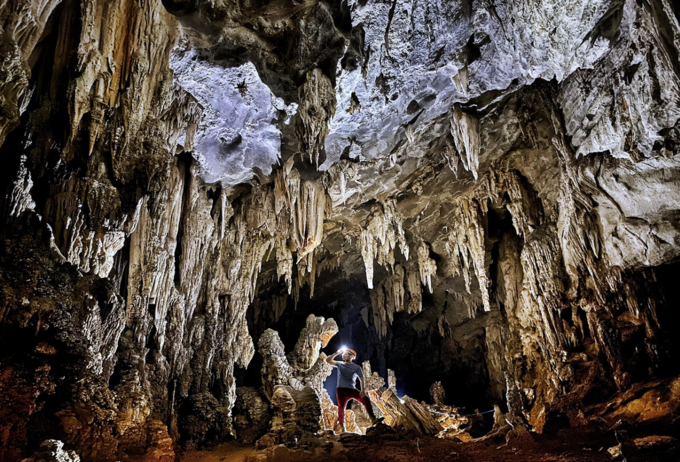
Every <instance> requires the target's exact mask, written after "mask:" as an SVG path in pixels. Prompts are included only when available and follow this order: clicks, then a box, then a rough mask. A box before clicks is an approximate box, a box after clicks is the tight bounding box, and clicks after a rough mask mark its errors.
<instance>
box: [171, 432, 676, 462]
mask: <svg viewBox="0 0 680 462" xmlns="http://www.w3.org/2000/svg"><path fill="white" fill-rule="evenodd" d="M319 446H320V447H319V449H317V450H315V451H304V450H290V449H287V448H285V447H283V446H279V447H274V448H271V449H269V450H266V451H258V450H257V449H255V448H254V447H253V446H249V445H243V444H239V443H228V444H224V445H220V446H217V447H214V448H210V449H204V450H201V451H188V452H185V453H183V454H182V455H181V456H180V460H181V461H182V462H251V461H253V462H254V461H276V462H298V461H300V462H302V461H319V462H320V461H331V460H332V461H347V462H350V461H351V462H359V461H381V462H401V461H403V462H425V461H460V462H497V461H508V462H600V461H602V462H610V461H612V460H621V461H623V460H626V461H628V462H635V461H640V462H643V461H649V462H652V461H655V462H672V461H677V460H678V457H680V445H679V444H678V441H677V440H676V439H675V438H674V437H670V436H668V435H647V436H633V435H631V434H628V433H627V432H625V431H619V432H613V431H606V430H605V431H603V429H601V428H595V427H594V426H593V427H588V428H580V429H569V430H560V431H557V432H555V433H554V434H552V435H545V436H536V435H530V436H526V437H524V438H521V439H515V438H511V439H509V440H508V441H505V440H504V439H503V438H500V439H494V440H488V441H483V442H470V443H461V442H452V441H446V440H441V439H437V438H432V437H423V436H418V435H409V434H403V433H398V432H393V431H388V430H385V429H382V430H381V429H374V430H372V431H370V432H369V433H368V434H367V435H366V436H358V435H351V434H346V435H341V436H334V435H333V436H331V435H326V436H324V437H323V438H320V439H319Z"/></svg>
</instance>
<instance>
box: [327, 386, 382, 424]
mask: <svg viewBox="0 0 680 462" xmlns="http://www.w3.org/2000/svg"><path fill="white" fill-rule="evenodd" d="M335 393H336V395H335V396H336V398H338V420H340V423H341V424H344V423H345V406H347V401H349V400H350V399H353V400H355V401H358V402H360V403H361V404H363V405H364V408H366V412H368V415H369V416H370V417H371V418H373V417H375V415H374V414H373V408H372V407H371V400H370V399H368V395H366V396H364V397H363V398H362V397H361V392H360V391H359V390H357V389H356V388H341V387H338V388H337V389H336V392H335Z"/></svg>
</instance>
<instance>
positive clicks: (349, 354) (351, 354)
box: [342, 348, 357, 363]
mask: <svg viewBox="0 0 680 462" xmlns="http://www.w3.org/2000/svg"><path fill="white" fill-rule="evenodd" d="M356 357H357V353H356V351H354V350H352V349H350V348H348V349H346V350H345V351H344V352H343V353H342V360H343V361H345V362H346V363H351V362H352V361H354V358H356Z"/></svg>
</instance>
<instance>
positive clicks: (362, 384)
mask: <svg viewBox="0 0 680 462" xmlns="http://www.w3.org/2000/svg"><path fill="white" fill-rule="evenodd" d="M359 382H361V397H362V398H363V397H364V396H366V385H365V384H364V378H363V377H359Z"/></svg>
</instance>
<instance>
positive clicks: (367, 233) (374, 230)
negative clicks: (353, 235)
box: [360, 199, 409, 289]
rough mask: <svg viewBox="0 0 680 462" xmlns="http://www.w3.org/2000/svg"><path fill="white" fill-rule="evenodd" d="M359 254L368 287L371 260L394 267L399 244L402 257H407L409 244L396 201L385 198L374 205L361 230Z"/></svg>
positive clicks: (371, 286) (371, 279)
mask: <svg viewBox="0 0 680 462" xmlns="http://www.w3.org/2000/svg"><path fill="white" fill-rule="evenodd" d="M360 244H361V256H362V257H363V260H364V266H365V267H366V281H367V283H368V288H369V289H372V288H373V262H374V260H375V259H377V262H378V264H380V265H381V266H384V267H386V268H388V269H390V270H392V269H393V267H394V261H395V260H394V249H396V248H397V244H398V245H399V249H400V250H401V253H402V254H403V255H404V258H406V260H408V258H409V246H408V243H407V242H406V235H405V234H404V228H403V220H402V218H401V217H400V216H399V215H398V213H397V206H396V202H395V201H394V200H393V199H388V200H386V201H385V202H384V203H383V204H382V207H375V208H374V209H373V213H372V215H371V217H370V218H369V220H368V224H367V226H366V228H364V229H363V230H362V231H361V239H360Z"/></svg>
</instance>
